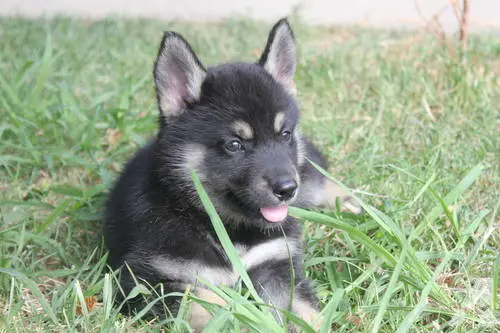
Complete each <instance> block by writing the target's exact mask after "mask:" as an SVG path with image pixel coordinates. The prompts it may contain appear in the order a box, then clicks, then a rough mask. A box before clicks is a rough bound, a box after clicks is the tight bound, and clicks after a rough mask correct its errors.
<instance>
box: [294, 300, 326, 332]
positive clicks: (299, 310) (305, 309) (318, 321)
mask: <svg viewBox="0 0 500 333" xmlns="http://www.w3.org/2000/svg"><path fill="white" fill-rule="evenodd" d="M293 311H294V312H295V313H296V314H297V315H299V317H300V318H302V319H303V320H304V321H305V322H307V323H308V324H310V325H311V326H312V327H313V328H314V329H315V330H319V329H320V327H321V325H322V323H323V318H322V316H321V314H320V313H319V311H317V310H316V309H314V308H313V307H311V305H309V304H308V303H307V302H304V301H303V300H300V299H296V300H295V301H294V302H293Z"/></svg>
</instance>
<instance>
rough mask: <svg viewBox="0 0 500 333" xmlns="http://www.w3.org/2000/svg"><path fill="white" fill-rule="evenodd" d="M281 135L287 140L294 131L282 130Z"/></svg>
mask: <svg viewBox="0 0 500 333" xmlns="http://www.w3.org/2000/svg"><path fill="white" fill-rule="evenodd" d="M281 137H282V138H283V140H285V141H290V139H291V138H292V133H290V131H282V132H281Z"/></svg>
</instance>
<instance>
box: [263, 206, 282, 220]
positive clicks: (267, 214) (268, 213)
mask: <svg viewBox="0 0 500 333" xmlns="http://www.w3.org/2000/svg"><path fill="white" fill-rule="evenodd" d="M260 213H261V214H262V216H264V218H265V219H266V220H268V221H269V222H281V221H283V220H284V219H286V217H287V215H288V206H278V207H264V208H261V209H260Z"/></svg>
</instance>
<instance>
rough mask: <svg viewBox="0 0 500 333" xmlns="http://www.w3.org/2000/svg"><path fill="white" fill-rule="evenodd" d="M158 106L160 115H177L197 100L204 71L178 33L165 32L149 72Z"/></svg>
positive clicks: (204, 74) (203, 78)
mask: <svg viewBox="0 0 500 333" xmlns="http://www.w3.org/2000/svg"><path fill="white" fill-rule="evenodd" d="M153 75H154V79H155V85H156V97H157V99H158V107H159V109H160V112H161V115H162V116H163V117H166V118H168V117H175V116H178V115H180V114H181V113H182V112H183V111H184V110H185V108H186V105H187V104H188V103H192V102H195V101H197V100H198V99H199V97H200V93H201V85H202V83H203V81H204V80H205V76H206V70H205V68H203V65H202V64H201V63H200V61H199V60H198V58H197V57H196V55H195V54H194V52H193V49H192V48H191V46H190V45H189V44H188V42H186V40H185V39H184V38H182V36H181V35H179V34H177V33H175V32H169V31H167V32H165V34H164V36H163V40H162V42H161V46H160V50H159V51H158V57H157V58H156V62H155V65H154V71H153Z"/></svg>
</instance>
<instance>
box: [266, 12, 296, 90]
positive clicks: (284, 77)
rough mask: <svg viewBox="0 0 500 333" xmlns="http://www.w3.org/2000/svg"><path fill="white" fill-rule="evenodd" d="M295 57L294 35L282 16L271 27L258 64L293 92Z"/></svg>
mask: <svg viewBox="0 0 500 333" xmlns="http://www.w3.org/2000/svg"><path fill="white" fill-rule="evenodd" d="M296 57H297V50H296V46H295V37H294V36H293V32H292V29H291V28H290V25H289V24H288V21H287V19H286V18H283V19H281V20H279V21H278V22H277V23H276V24H275V25H274V27H273V28H272V29H271V32H270V33H269V37H268V39H267V44H266V48H265V49H264V53H263V54H262V56H261V58H260V60H259V64H260V65H261V66H263V67H264V69H265V70H266V71H268V72H269V74H271V75H272V76H273V77H274V79H275V80H276V81H278V82H280V83H281V84H283V85H284V86H285V88H286V89H288V90H289V91H291V92H294V91H295V84H294V81H293V76H294V74H295V66H296Z"/></svg>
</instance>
